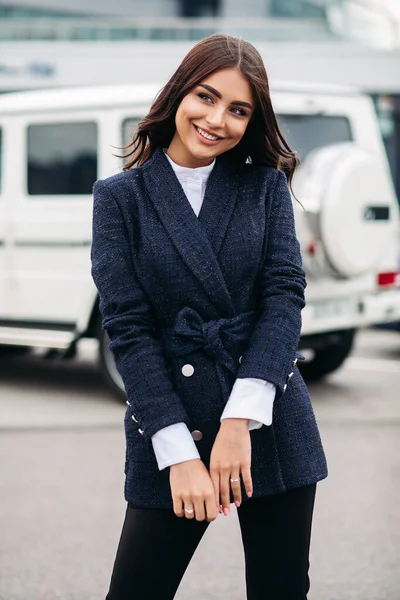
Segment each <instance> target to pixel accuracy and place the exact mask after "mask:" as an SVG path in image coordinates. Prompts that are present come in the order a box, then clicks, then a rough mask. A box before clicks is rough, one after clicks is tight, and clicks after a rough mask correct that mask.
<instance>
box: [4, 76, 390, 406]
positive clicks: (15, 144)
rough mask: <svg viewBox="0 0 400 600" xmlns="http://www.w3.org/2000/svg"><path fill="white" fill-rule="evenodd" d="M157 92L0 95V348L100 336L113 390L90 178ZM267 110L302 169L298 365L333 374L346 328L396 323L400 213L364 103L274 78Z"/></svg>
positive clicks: (347, 93) (108, 162)
mask: <svg viewBox="0 0 400 600" xmlns="http://www.w3.org/2000/svg"><path fill="white" fill-rule="evenodd" d="M158 89H159V88H158V87H156V86H147V85H146V86H113V87H91V88H68V89H59V90H45V91H35V92H19V93H13V94H4V95H3V96H0V150H1V151H0V345H1V346H2V348H3V350H4V349H5V348H9V349H10V350H11V349H12V348H14V349H15V348H21V347H24V348H26V347H37V348H44V349H50V350H54V351H58V352H59V353H60V355H61V356H64V357H70V356H73V355H74V353H75V351H76V347H77V343H78V342H79V340H80V339H81V338H84V337H91V338H98V339H99V342H100V343H99V357H100V364H101V367H102V371H103V373H104V376H105V377H106V379H107V380H108V382H109V383H110V384H111V386H112V387H113V388H114V390H115V391H117V392H118V393H120V394H122V395H123V387H122V382H121V379H120V377H119V375H118V373H117V371H116V368H115V364H114V360H113V357H112V355H111V353H110V351H109V349H108V339H107V337H106V335H105V334H104V332H103V331H102V328H101V322H100V315H99V310H98V297H97V292H96V289H95V287H94V284H93V281H92V278H91V274H90V244H91V220H92V195H91V192H92V184H93V182H94V181H95V180H96V179H103V178H105V177H107V176H109V175H111V174H113V173H116V172H118V171H119V170H120V169H121V166H122V161H121V159H118V158H117V157H115V156H113V153H114V154H118V153H119V151H118V148H120V147H121V146H122V145H124V144H127V143H128V142H129V141H130V139H131V136H132V133H133V131H134V129H135V127H136V125H137V122H138V120H139V119H140V118H141V117H142V116H143V115H145V114H146V112H147V111H148V109H149V106H150V104H151V102H152V100H153V99H154V97H155V95H156V93H157V91H158ZM272 89H273V102H274V107H275V110H276V112H277V113H278V115H279V116H280V120H281V123H282V127H283V129H284V131H285V132H286V135H287V137H288V140H289V141H290V143H291V145H292V146H293V147H294V148H295V149H296V150H298V152H299V154H300V157H301V158H302V160H303V164H302V165H301V166H300V168H299V169H298V172H297V174H296V176H295V179H294V191H295V194H296V196H297V198H298V199H299V200H300V202H301V203H302V205H303V207H304V208H302V207H301V206H300V204H299V203H298V202H296V201H294V206H295V214H296V223H297V233H298V237H299V239H300V243H301V247H302V254H303V260H304V266H305V269H306V272H307V277H308V287H307V291H306V295H307V306H306V308H305V309H304V311H303V330H302V338H301V342H300V348H303V349H308V350H310V352H308V353H305V354H306V355H308V359H309V360H306V361H302V364H300V368H301V370H302V371H303V373H304V375H305V376H306V377H307V378H308V379H312V378H314V379H315V378H319V377H322V376H323V375H325V374H327V373H329V372H331V371H333V370H334V369H336V368H337V367H338V366H339V365H340V364H341V363H342V362H343V360H344V359H345V358H346V356H347V355H348V354H349V352H350V350H351V345H352V341H353V337H354V332H355V331H356V330H357V329H358V328H359V327H364V326H367V325H370V324H374V323H383V322H388V321H395V320H399V319H400V289H399V278H398V267H399V265H398V258H399V239H400V236H399V214H398V205H397V200H396V195H395V192H394V189H393V185H392V180H391V176H390V172H389V166H388V162H387V158H386V154H385V150H384V147H383V144H382V140H381V136H380V132H379V127H378V123H377V118H376V116H375V112H374V108H373V105H372V102H371V100H370V99H369V98H367V97H366V96H363V95H361V94H358V93H357V92H355V91H352V90H347V89H343V88H336V87H335V88H333V87H331V86H329V87H321V86H315V85H312V86H306V85H304V86H299V85H298V84H288V83H286V84H283V83H281V84H276V85H275V86H273V87H272Z"/></svg>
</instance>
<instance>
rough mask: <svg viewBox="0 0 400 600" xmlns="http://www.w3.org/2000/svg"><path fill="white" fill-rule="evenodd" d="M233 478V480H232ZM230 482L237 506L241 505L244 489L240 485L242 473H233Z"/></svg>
mask: <svg viewBox="0 0 400 600" xmlns="http://www.w3.org/2000/svg"><path fill="white" fill-rule="evenodd" d="M232 480H233V481H232ZM230 484H231V488H232V494H233V500H234V502H235V505H236V506H240V505H241V503H242V490H241V487H240V474H239V473H233V475H231V476H230Z"/></svg>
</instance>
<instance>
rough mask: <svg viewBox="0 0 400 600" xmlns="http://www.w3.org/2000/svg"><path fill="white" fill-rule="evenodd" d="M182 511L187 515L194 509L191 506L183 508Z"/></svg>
mask: <svg viewBox="0 0 400 600" xmlns="http://www.w3.org/2000/svg"><path fill="white" fill-rule="evenodd" d="M184 511H185V513H187V514H188V515H192V514H193V513H194V509H193V508H184Z"/></svg>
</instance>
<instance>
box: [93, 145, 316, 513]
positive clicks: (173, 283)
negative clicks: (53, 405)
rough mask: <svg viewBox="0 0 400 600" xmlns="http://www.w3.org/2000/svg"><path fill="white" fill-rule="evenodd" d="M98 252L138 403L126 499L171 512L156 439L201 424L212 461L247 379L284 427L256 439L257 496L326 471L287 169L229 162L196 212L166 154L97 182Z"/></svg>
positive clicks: (130, 390) (131, 423)
mask: <svg viewBox="0 0 400 600" xmlns="http://www.w3.org/2000/svg"><path fill="white" fill-rule="evenodd" d="M91 258H92V276H93V279H94V282H95V284H96V286H97V289H98V291H99V297H100V311H101V313H102V317H103V328H104V329H105V330H106V331H107V332H108V335H109V337H110V348H111V350H112V352H113V354H114V357H115V361H116V365H117V369H118V371H119V373H120V374H121V376H122V379H123V381H124V385H125V390H126V394H127V398H128V402H129V404H130V406H128V408H127V411H126V414H125V433H126V461H125V475H126V479H125V498H126V500H127V501H129V502H131V503H132V504H134V505H135V506H138V507H154V508H171V509H172V498H171V492H170V486H169V469H164V470H163V471H159V469H158V466H157V462H156V459H155V455H154V451H153V448H152V443H151V436H152V435H154V434H155V433H156V432H157V431H158V430H160V429H162V428H163V427H166V426H168V425H172V424H174V423H179V422H184V423H186V424H187V426H188V427H189V429H190V430H191V431H192V430H195V429H196V430H200V431H201V432H202V434H203V437H202V439H201V440H200V441H197V442H196V444H197V447H198V450H199V453H200V456H201V458H202V460H203V461H204V463H205V464H206V466H209V459H210V454H211V450H212V446H213V442H214V440H215V437H216V435H217V433H218V429H219V425H220V416H221V413H222V411H223V408H224V406H225V403H226V402H227V400H228V397H229V394H230V391H231V389H232V386H233V383H234V381H235V378H236V377H256V378H260V379H265V380H268V381H270V382H272V383H273V384H274V385H275V386H276V388H277V393H276V398H275V403H274V412H273V424H272V425H271V426H269V427H266V426H263V427H261V429H256V430H253V431H252V432H251V434H250V435H251V440H252V465H251V469H252V477H253V486H254V492H253V497H260V496H266V495H271V494H278V493H281V492H284V491H285V490H287V489H290V488H295V487H299V486H303V485H308V484H311V483H315V482H317V481H319V480H321V479H323V478H324V477H326V475H327V467H326V461H325V455H324V451H323V448H322V445H321V440H320V436H319V432H318V428H317V425H316V422H315V417H314V413H313V409H312V406H311V401H310V397H309V394H308V391H307V388H306V386H305V384H304V381H303V379H302V377H301V375H300V372H299V370H298V369H297V366H296V362H297V359H298V358H300V356H301V355H299V354H298V353H297V345H298V342H299V337H300V329H301V309H302V308H303V306H304V289H305V286H306V282H305V275H304V271H303V269H302V265H301V256H300V248H299V244H298V241H297V239H296V234H295V227H294V216H293V206H292V200H291V196H290V193H289V190H288V187H287V183H286V178H285V176H284V174H283V173H282V172H280V171H277V170H275V169H272V168H269V167H262V166H255V165H251V164H243V165H240V166H238V165H234V164H232V163H231V162H229V161H228V159H227V157H226V156H224V155H222V156H220V157H218V158H217V161H216V165H215V167H214V169H213V171H212V172H211V175H210V177H209V179H208V182H207V187H206V192H205V197H204V201H203V205H202V207H201V210H200V214H199V216H198V217H196V215H195V213H194V212H193V210H192V208H191V206H190V204H189V202H188V200H187V198H186V196H185V194H184V192H183V189H182V187H181V185H180V183H179V181H178V179H177V178H176V176H175V173H174V172H173V170H172V168H171V166H170V164H169V162H168V160H167V158H166V157H165V155H164V153H163V151H162V149H157V150H156V151H155V153H154V154H153V156H152V157H151V158H150V159H149V160H148V161H147V162H146V163H145V164H144V165H143V166H141V167H138V168H136V169H134V170H131V171H128V172H123V173H119V174H117V175H114V176H112V177H109V178H107V179H105V180H103V181H97V182H96V183H95V185H94V210H93V243H92V249H91ZM187 364H190V365H192V367H193V368H194V372H193V374H192V375H191V376H189V377H188V376H187V374H188V373H190V372H191V371H193V369H189V370H188V369H187V368H186V369H183V371H182V367H183V366H184V365H187ZM185 374H186V375H185ZM243 498H246V496H245V495H244V496H243Z"/></svg>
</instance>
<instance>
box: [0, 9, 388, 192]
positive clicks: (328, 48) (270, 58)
mask: <svg viewBox="0 0 400 600" xmlns="http://www.w3.org/2000/svg"><path fill="white" fill-rule="evenodd" d="M218 31H219V32H226V33H230V34H233V35H239V36H242V37H244V38H245V39H248V40H250V41H252V42H253V43H255V44H256V46H257V47H258V48H259V50H260V52H261V54H262V56H263V58H264V61H265V63H266V66H267V69H268V72H269V75H270V77H271V78H272V80H274V79H275V80H276V79H281V80H282V79H285V80H289V81H301V82H310V83H312V82H315V83H320V82H324V83H332V84H339V85H341V84H342V85H343V84H344V85H353V86H356V87H358V88H360V89H362V90H364V91H366V92H367V93H369V94H371V95H372V96H373V98H374V101H375V104H376V108H377V112H378V116H379V119H380V123H381V128H382V134H383V137H384V139H385V144H386V148H387V150H388V155H389V160H390V164H391V168H392V173H393V177H394V181H395V185H396V188H397V192H398V195H400V2H399V1H398V0H246V2H243V1H242V0H147V1H146V2H142V1H141V0H114V1H113V2H108V1H106V0H0V92H7V91H14V90H23V89H33V88H43V87H45V88H47V87H54V86H71V85H89V84H106V83H107V84H114V83H133V82H140V83H150V82H151V83H153V82H154V83H158V82H160V83H162V82H164V81H165V80H166V78H167V77H168V76H169V75H170V74H171V73H172V72H173V70H174V68H175V67H176V66H177V64H178V63H179V61H180V60H181V59H182V57H183V56H184V55H185V53H186V52H187V51H188V49H189V48H190V47H191V46H192V45H193V43H195V42H196V41H197V40H199V39H201V38H202V37H204V36H206V35H209V34H211V33H214V32H218Z"/></svg>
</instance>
